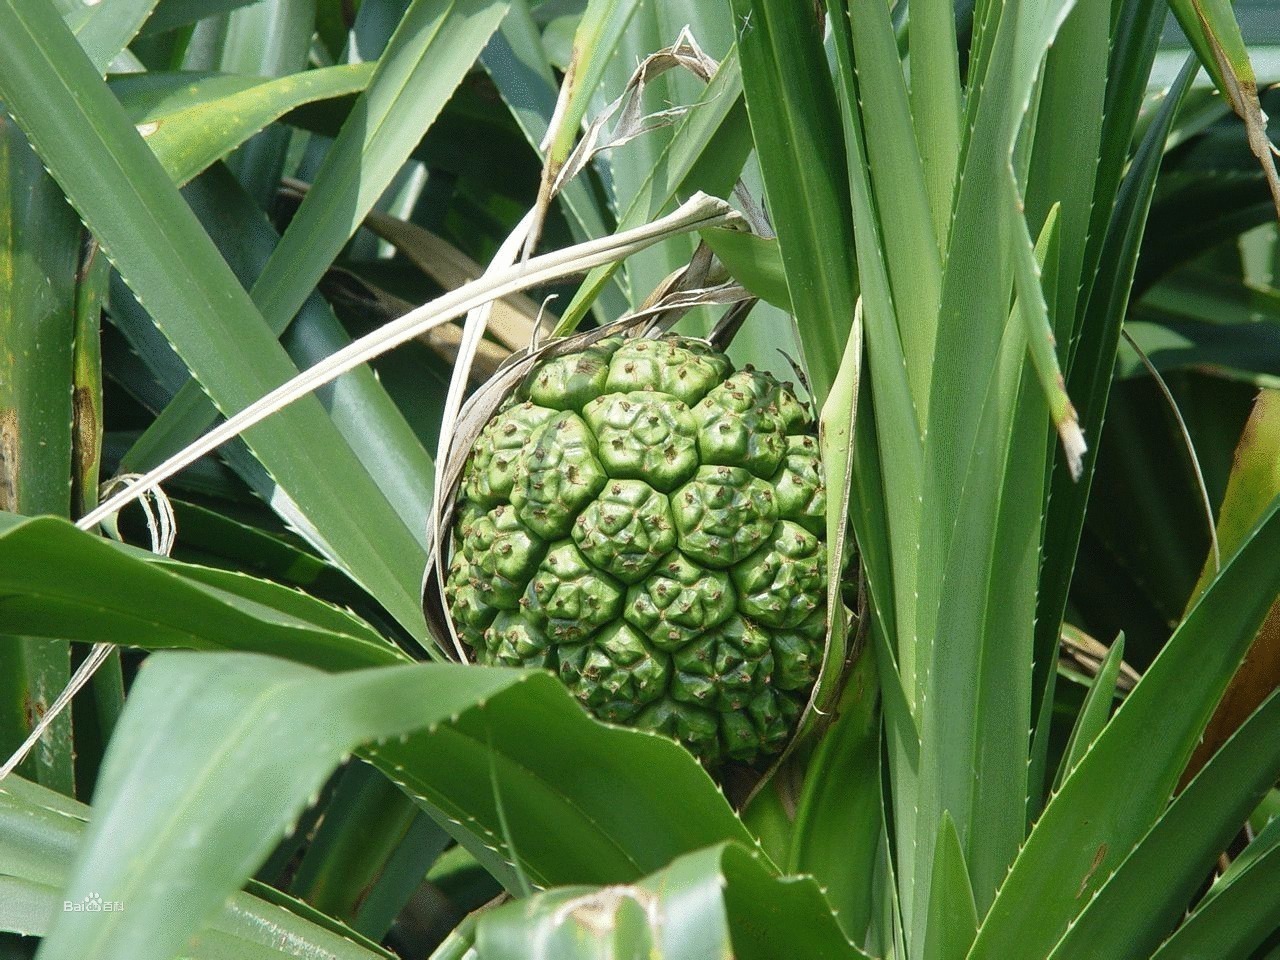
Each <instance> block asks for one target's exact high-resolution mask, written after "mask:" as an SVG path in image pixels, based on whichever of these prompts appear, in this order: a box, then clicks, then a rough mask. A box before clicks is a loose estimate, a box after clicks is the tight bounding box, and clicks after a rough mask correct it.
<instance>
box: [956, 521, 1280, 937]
mask: <svg viewBox="0 0 1280 960" xmlns="http://www.w3.org/2000/svg"><path fill="white" fill-rule="evenodd" d="M1277 554H1280V498H1277V499H1276V500H1275V501H1273V502H1272V504H1271V506H1270V507H1269V509H1268V510H1267V511H1266V512H1265V514H1264V516H1263V519H1262V522H1261V523H1260V524H1259V525H1258V526H1257V527H1256V528H1255V529H1254V531H1253V533H1252V534H1251V535H1250V536H1249V537H1248V538H1247V539H1246V540H1245V541H1244V543H1243V545H1242V546H1241V548H1240V550H1239V552H1237V553H1236V554H1235V555H1234V556H1233V557H1232V558H1231V560H1230V561H1229V562H1228V563H1227V564H1226V566H1224V567H1223V569H1222V572H1221V573H1220V574H1219V575H1218V577H1217V579H1216V580H1214V582H1213V584H1212V585H1211V586H1210V587H1209V589H1208V590H1207V591H1206V592H1205V593H1204V595H1203V596H1202V597H1201V598H1200V600H1199V602H1198V603H1197V604H1196V606H1195V607H1194V608H1193V609H1192V611H1191V612H1190V613H1189V614H1188V615H1187V618H1186V619H1185V620H1184V621H1183V622H1182V624H1181V626H1179V628H1178V629H1177V631H1176V632H1175V633H1174V635H1173V637H1172V638H1171V639H1170V641H1169V643H1168V645H1167V646H1166V647H1165V648H1164V650H1163V651H1162V652H1161V654H1160V655H1159V657H1157V658H1156V660H1155V662H1154V663H1153V664H1152V665H1151V667H1150V669H1148V671H1147V673H1146V675H1145V676H1144V677H1143V678H1142V680H1141V681H1140V682H1139V683H1138V685H1137V686H1136V687H1135V688H1134V689H1133V691H1132V692H1131V693H1130V694H1129V696H1128V698H1127V699H1126V700H1125V702H1124V704H1123V705H1122V706H1121V708H1120V709H1119V710H1118V711H1117V712H1116V715H1115V716H1114V717H1113V718H1112V720H1111V723H1110V724H1108V725H1107V728H1106V729H1105V730H1104V731H1103V733H1102V735H1101V736H1100V737H1099V738H1098V740H1097V741H1096V742H1095V743H1094V745H1093V747H1092V749H1090V750H1089V752H1088V753H1086V754H1085V756H1084V757H1083V759H1081V761H1080V763H1079V764H1078V765H1077V766H1076V768H1075V769H1074V770H1073V771H1072V773H1071V775H1070V776H1069V777H1067V780H1066V782H1065V783H1064V784H1063V787H1062V790H1061V791H1060V792H1059V793H1057V794H1056V795H1055V796H1054V797H1053V799H1052V800H1050V802H1049V804H1048V806H1047V807H1046V808H1045V811H1044V814H1043V815H1042V816H1041V818H1040V820H1039V821H1038V822H1037V823H1036V826H1035V829H1033V830H1032V832H1031V836H1030V837H1029V838H1028V840H1027V843H1026V846H1024V847H1023V848H1022V852H1021V853H1020V854H1019V855H1018V858H1017V860H1016V861H1015V862H1014V864H1013V868H1012V871H1011V872H1010V874H1009V877H1008V879H1007V880H1006V881H1005V882H1004V884H1003V886H1002V887H1001V888H1000V892H999V894H998V895H997V897H996V901H995V903H994V905H993V906H992V908H991V911H990V913H989V914H988V915H987V917H986V919H985V920H984V921H983V925H982V928H981V930H979V932H978V939H977V941H976V942H975V943H974V947H973V949H972V951H970V954H969V956H970V960H995V958H1000V960H1022V958H1025V960H1041V958H1043V957H1044V956H1045V955H1046V954H1047V953H1048V952H1049V950H1051V949H1052V947H1053V946H1054V944H1056V943H1057V941H1058V939H1059V938H1060V937H1061V936H1062V935H1063V934H1064V933H1065V932H1066V930H1067V927H1068V925H1069V924H1070V922H1071V921H1072V920H1073V919H1074V918H1075V917H1076V916H1077V915H1078V914H1079V913H1080V911H1081V910H1083V909H1084V907H1085V906H1086V905H1088V903H1089V901H1090V899H1091V897H1092V895H1093V893H1094V892H1095V891H1096V890H1098V889H1099V888H1100V887H1101V886H1102V885H1103V884H1104V883H1105V882H1106V880H1107V879H1108V877H1110V875H1111V873H1112V872H1113V871H1114V870H1115V869H1116V867H1117V866H1118V865H1119V863H1120V862H1121V860H1122V859H1123V858H1124V857H1125V856H1126V855H1127V854H1128V852H1129V851H1130V850H1132V849H1133V847H1134V846H1135V845H1136V844H1137V842H1138V840H1139V839H1140V838H1141V837H1142V836H1143V835H1144V834H1145V833H1146V832H1147V830H1148V829H1150V827H1151V826H1152V824H1153V823H1155V821H1156V820H1157V819H1158V818H1159V816H1160V814H1161V812H1162V811H1163V810H1164V808H1165V806H1166V805H1167V804H1168V802H1169V798H1170V796H1172V794H1173V791H1174V787H1175V786H1176V784H1177V781H1178V777H1179V775H1180V774H1181V772H1182V769H1183V767H1184V766H1185V765H1186V762H1187V759H1188V758H1189V757H1190V756H1191V751H1192V750H1193V749H1194V747H1195V744H1196V742H1197V740H1198V739H1199V737H1200V734H1201V732H1202V731H1203V729H1204V726H1205V724H1206V723H1207V722H1208V719H1209V715H1210V714H1211V712H1212V711H1213V707H1214V705H1215V704H1216V703H1217V701H1218V699H1219V698H1220V697H1221V696H1222V691H1223V690H1224V689H1225V688H1226V685H1227V681H1228V680H1229V679H1230V677H1231V674H1232V673H1233V672H1234V671H1235V669H1236V667H1237V665H1238V664H1239V662H1240V659H1241V658H1242V657H1243V656H1244V653H1245V651H1246V650H1247V649H1248V647H1249V644H1250V642H1251V641H1252V640H1253V637H1254V634H1255V633H1256V632H1257V629H1258V625H1259V624H1260V623H1261V622H1262V618H1263V617H1264V616H1265V614H1266V612H1267V610H1268V609H1269V608H1270V607H1271V604H1272V602H1273V601H1274V599H1275V597H1276V595H1277V594H1278V593H1280V565H1278V564H1276V563H1274V562H1273V558H1274V557H1275V556H1276V555H1277Z"/></svg>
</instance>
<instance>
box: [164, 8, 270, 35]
mask: <svg viewBox="0 0 1280 960" xmlns="http://www.w3.org/2000/svg"><path fill="white" fill-rule="evenodd" d="M256 2H258V0H160V2H159V3H157V4H156V8H155V11H154V12H153V13H152V14H151V16H150V17H149V18H147V22H146V23H144V24H143V25H142V30H141V31H139V33H140V35H141V36H144V37H145V36H149V35H151V34H156V33H164V32H165V31H167V30H176V29H178V28H179V27H187V26H190V25H191V24H193V23H195V22H197V21H198V20H203V19H205V18H206V17H219V16H222V14H224V13H230V12H231V11H232V10H238V9H239V8H240V7H247V6H249V5H250V4H253V3H256Z"/></svg>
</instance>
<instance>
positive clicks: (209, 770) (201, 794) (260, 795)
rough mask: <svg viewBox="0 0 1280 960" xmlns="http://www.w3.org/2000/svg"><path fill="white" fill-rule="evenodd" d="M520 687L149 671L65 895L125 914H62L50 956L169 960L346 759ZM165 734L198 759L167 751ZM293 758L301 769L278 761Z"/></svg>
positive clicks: (436, 679) (384, 674) (244, 671)
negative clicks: (160, 737)
mask: <svg viewBox="0 0 1280 960" xmlns="http://www.w3.org/2000/svg"><path fill="white" fill-rule="evenodd" d="M520 679H521V678H520V676H519V675H518V674H512V673H510V672H506V671H491V670H486V669H483V668H452V667H438V666H433V665H422V666H413V667H392V668H389V669H385V668H384V669H382V670H372V671H357V672H353V673H347V674H338V675H331V676H325V675H322V674H319V673H317V672H315V671H312V670H310V669H308V668H304V667H300V666H297V665H294V664H289V663H287V662H286V661H280V660H270V659H267V658H264V657H259V656H251V655H240V656H236V657H232V656H231V655H225V654H223V655H211V654H157V655H155V656H153V657H151V658H149V660H148V661H147V664H146V666H145V667H144V668H143V671H142V676H141V677H139V679H138V680H137V681H135V684H134V687H133V690H132V692H131V694H130V698H129V704H128V706H127V707H126V709H125V713H124V715H123V717H122V718H121V721H120V724H119V726H118V727H117V728H116V733H115V736H114V738H113V740H112V744H111V748H110V750H109V751H108V754H107V758H106V761H105V762H104V764H103V769H102V774H101V777H100V779H99V784H98V792H97V795H96V797H95V800H96V805H95V808H94V819H93V820H92V822H91V824H90V826H89V829H88V831H87V833H86V836H85V842H84V845H83V846H82V847H81V849H80V851H79V853H78V855H77V858H76V861H75V866H74V867H73V869H72V871H71V878H70V880H69V882H68V885H67V888H66V891H65V893H64V897H65V898H66V899H69V900H71V901H72V902H73V903H74V902H78V901H79V900H81V899H82V898H84V897H85V896H87V895H89V894H90V893H91V892H92V893H96V894H97V895H99V896H101V897H102V898H103V900H104V901H118V902H123V903H125V904H127V907H126V909H125V910H124V911H121V912H117V913H105V912H104V913H101V914H96V915H88V914H84V913H71V912H64V913H62V914H60V915H55V916H54V919H53V924H52V926H51V928H50V930H49V933H48V935H47V937H46V939H45V942H44V944H43V946H42V948H41V950H42V953H43V954H44V956H45V957H48V958H57V957H83V956H84V955H85V953H86V952H87V953H89V954H90V955H92V956H94V957H99V958H102V960H109V958H112V957H132V958H135V960H146V958H156V960H161V958H163V960H168V958H169V957H172V956H173V955H174V954H175V953H176V952H177V951H178V950H179V949H180V948H181V947H182V945H183V943H185V942H186V940H187V937H188V936H190V935H191V934H192V933H195V932H196V931H197V930H198V929H199V928H200V926H201V925H202V924H204V923H205V922H207V921H208V920H209V919H210V918H211V917H212V916H213V915H214V914H215V912H216V911H217V910H218V908H219V907H220V906H221V905H222V903H223V901H225V899H226V898H227V897H228V896H229V895H231V894H232V893H233V892H234V891H235V890H237V889H238V888H239V887H240V886H241V885H242V884H243V883H244V882H245V881H246V880H247V879H248V878H249V876H250V874H251V873H252V871H253V869H254V868H255V867H256V866H258V864H260V863H261V862H262V860H263V859H265V857H266V855H267V853H269V852H270V849H271V847H272V846H273V845H274V844H275V843H276V842H278V841H279V840H280V838H281V837H282V836H283V835H284V834H285V833H286V832H287V831H288V829H289V825H290V823H291V822H292V821H293V820H294V818H296V817H297V816H298V815H299V814H300V813H301V812H302V809H303V808H304V807H305V805H306V803H307V798H308V797H310V796H312V795H313V794H314V793H315V791H317V790H318V789H319V788H320V786H321V785H322V784H323V782H324V780H325V779H326V778H327V777H328V775H329V773H330V772H331V771H332V769H333V767H334V766H336V765H337V763H338V762H339V760H340V759H341V758H342V756H343V755H345V754H346V753H347V752H349V751H350V750H352V749H354V748H355V747H356V746H357V745H359V744H360V743H361V742H364V741H368V740H372V739H375V738H378V737H387V736H399V735H401V734H405V733H408V732H409V731H411V730H415V729H419V728H422V727H426V726H429V725H433V724H436V723H439V722H441V721H444V720H447V719H448V718H449V717H450V715H451V714H454V713H456V712H458V711H460V710H463V709H466V708H467V707H468V706H469V705H472V704H474V703H475V702H476V701H477V700H483V699H487V698H488V697H490V696H493V695H495V694H497V693H499V692H500V691H501V690H502V689H503V688H504V687H507V686H509V685H510V684H511V683H513V682H517V683H518V682H520ZM215 691H216V693H215ZM218 694H220V695H218ZM357 697H358V698H359V699H358V700H357ZM356 703H359V704H360V705H361V707H360V709H354V710H353V709H351V707H352V706H353V705H354V704H356ZM157 729H163V730H165V731H166V735H167V736H168V737H171V738H173V741H174V742H175V743H185V744H186V745H187V746H188V747H189V748H192V749H190V752H187V751H185V750H184V751H181V752H172V751H170V750H165V749H163V748H160V749H158V750H157V749H156V744H155V731H156V730H157ZM228 734H230V736H228ZM201 741H204V744H205V747H204V748H199V747H196V744H197V743H200V742H201ZM285 750H287V751H288V753H289V756H290V758H291V759H290V761H289V762H288V763H281V762H280V758H281V757H282V756H283V753H282V751H285ZM148 758H152V759H151V760H150V762H149V761H148ZM178 758H183V759H182V760H180V761H179V760H178ZM175 761H178V763H177V765H175ZM152 764H157V765H158V766H155V767H154V768H153V769H152V768H151V766H152ZM179 768H185V769H181V770H180V769H179ZM161 772H163V777H160V774H161ZM250 784H252V787H249V791H250V792H251V793H252V794H253V797H252V799H250V796H249V794H248V793H247V792H246V787H247V786H248V785H250Z"/></svg>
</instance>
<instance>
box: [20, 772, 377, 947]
mask: <svg viewBox="0 0 1280 960" xmlns="http://www.w3.org/2000/svg"><path fill="white" fill-rule="evenodd" d="M88 818H89V808H88V807H86V806H83V805H82V804H78V803H76V802H74V801H72V800H68V799H66V798H65V797H62V796H60V795H59V794H57V793H54V792H52V791H49V790H43V789H41V788H39V787H37V786H36V785H35V784H31V783H28V782H26V781H24V780H22V779H21V778H19V777H16V776H10V777H8V778H7V779H6V780H5V781H4V783H3V785H0V931H9V932H14V933H21V934H24V935H28V936H44V935H45V934H47V933H48V930H49V927H50V925H51V922H52V919H53V917H54V916H56V915H57V914H58V913H60V912H65V911H64V907H63V903H64V898H63V891H62V886H63V884H64V883H65V882H66V877H67V875H68V873H69V871H70V869H71V862H72V858H73V857H74V856H75V853H76V851H77V849H78V848H79V847H80V845H81V844H82V842H83V837H84V832H85V826H86V821H87V820H88ZM259 889H261V888H259ZM276 896H277V897H279V896H280V895H279V894H276ZM358 941H360V938H359V937H358V936H355V935H354V934H353V933H352V932H351V931H349V930H342V929H338V928H337V925H335V924H333V922H332V921H329V922H328V923H327V924H326V925H324V926H319V925H316V924H314V923H312V922H311V921H309V920H308V919H307V918H305V917H302V916H300V915H299V914H298V913H297V912H295V911H294V910H292V909H290V908H289V907H288V906H285V905H276V904H274V903H271V902H264V901H263V900H261V899H259V898H258V897H256V896H252V895H250V894H248V893H241V892H237V893H234V894H232V895H231V897H230V898H229V899H228V901H227V903H226V905H225V906H224V907H223V908H222V910H221V911H220V912H219V913H217V914H216V916H214V917H213V919H212V920H211V921H210V923H209V925H208V926H207V927H205V928H204V929H203V930H201V931H200V933H198V934H197V935H196V937H195V938H194V941H193V943H192V944H191V945H190V946H189V947H188V948H187V949H186V950H185V951H184V952H183V956H184V957H190V958H192V960H267V958H276V957H308V958H310V957H315V956H317V955H318V954H320V955H323V956H326V957H330V958H333V960H372V958H389V957H390V956H391V954H389V953H387V952H385V951H383V950H381V949H379V948H377V947H376V945H374V944H371V943H368V942H367V941H363V943H362V942H358Z"/></svg>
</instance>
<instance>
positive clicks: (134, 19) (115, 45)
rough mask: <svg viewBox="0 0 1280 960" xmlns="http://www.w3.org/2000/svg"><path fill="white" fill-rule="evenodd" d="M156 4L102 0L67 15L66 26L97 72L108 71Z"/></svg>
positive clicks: (140, 0) (154, 0) (143, 0)
mask: <svg viewBox="0 0 1280 960" xmlns="http://www.w3.org/2000/svg"><path fill="white" fill-rule="evenodd" d="M156 3H157V0H100V2H98V3H95V4H85V5H83V6H80V8H79V9H76V10H73V11H72V12H71V13H69V14H67V18H66V20H67V26H69V27H70V28H71V31H72V32H73V33H74V34H75V35H76V39H77V40H79V41H80V46H81V48H82V49H83V50H84V52H85V55H86V56H87V57H88V58H89V59H90V60H91V61H93V65H94V66H95V67H97V68H98V72H99V73H105V72H106V70H107V67H108V66H109V65H110V63H111V61H112V60H114V59H115V58H116V56H117V55H118V54H119V53H120V51H122V50H123V49H124V48H125V47H127V46H128V45H129V41H130V40H132V39H133V38H134V36H135V35H136V34H137V32H138V30H139V29H140V28H141V27H142V24H143V23H145V22H146V19H147V17H149V16H150V15H151V11H152V10H153V9H155V6H156Z"/></svg>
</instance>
